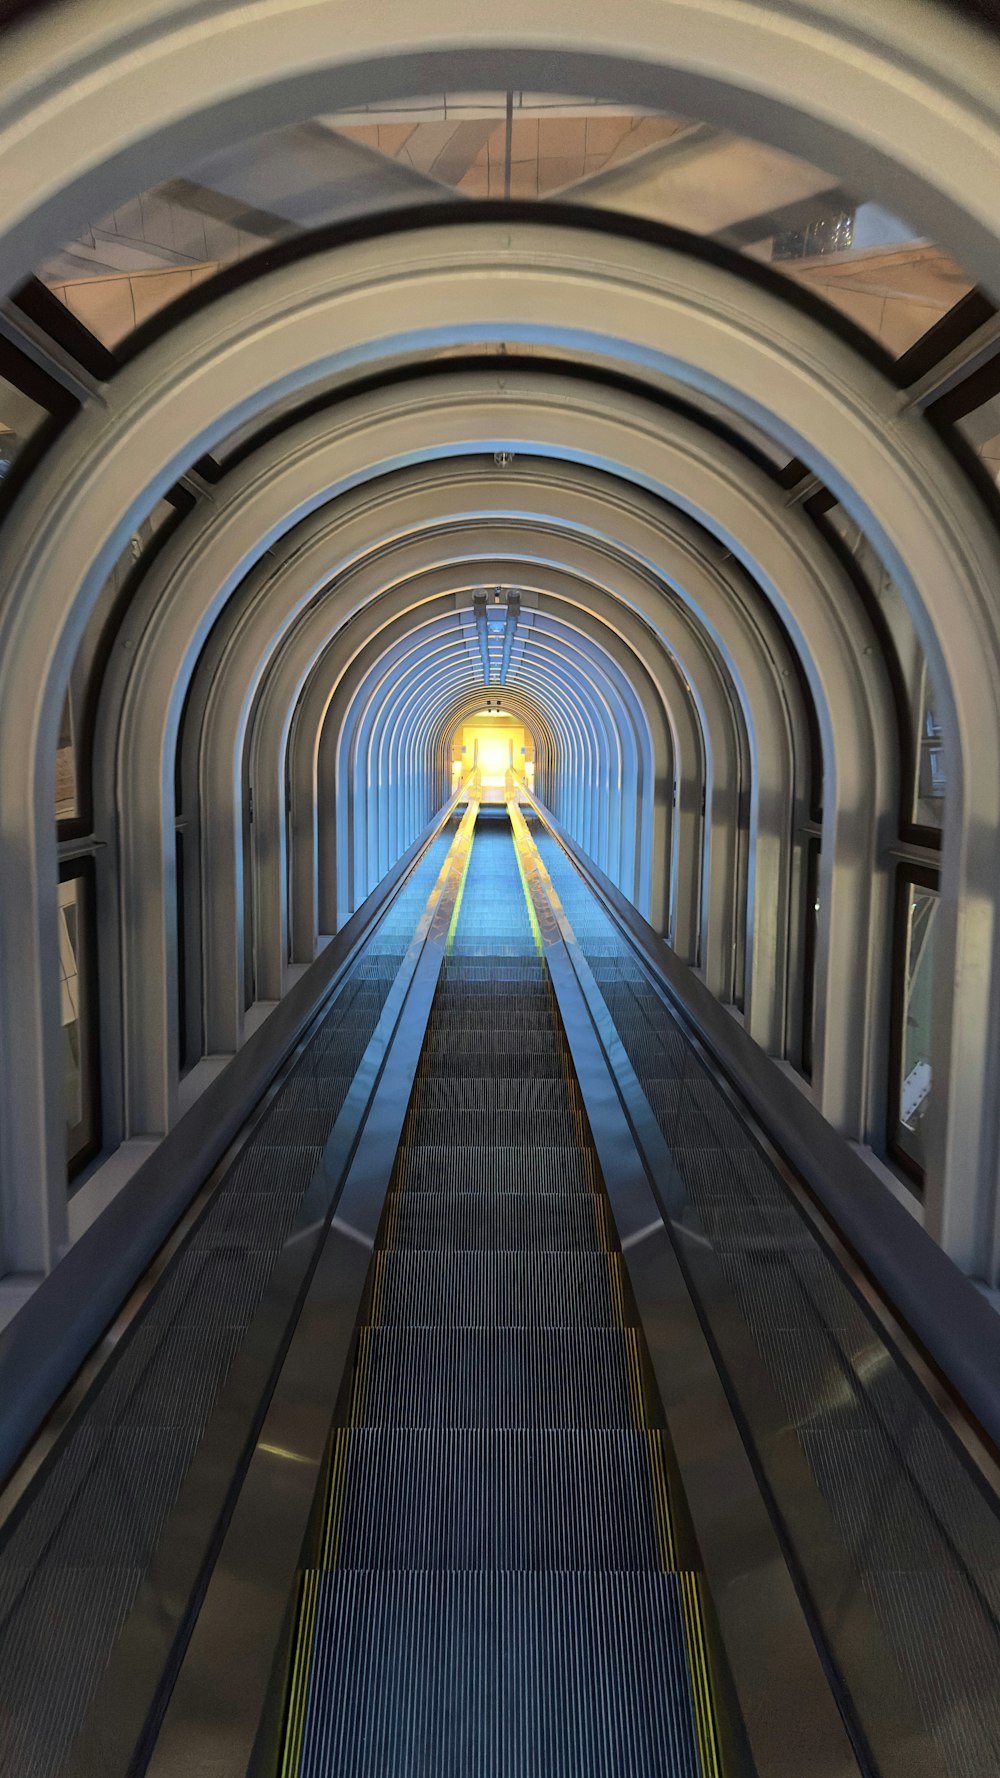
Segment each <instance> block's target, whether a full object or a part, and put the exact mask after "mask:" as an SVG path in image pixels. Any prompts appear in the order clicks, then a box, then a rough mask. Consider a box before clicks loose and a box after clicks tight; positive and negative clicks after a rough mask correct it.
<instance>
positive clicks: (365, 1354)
mask: <svg viewBox="0 0 1000 1778" xmlns="http://www.w3.org/2000/svg"><path fill="white" fill-rule="evenodd" d="M371 1338H372V1330H371V1328H370V1327H362V1328H361V1329H360V1330H359V1333H358V1356H357V1360H356V1362H355V1366H354V1386H353V1389H352V1391H351V1425H352V1426H362V1425H363V1424H364V1412H365V1385H366V1384H367V1381H368V1358H369V1354H370V1352H371Z"/></svg>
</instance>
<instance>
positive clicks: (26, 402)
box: [0, 377, 47, 486]
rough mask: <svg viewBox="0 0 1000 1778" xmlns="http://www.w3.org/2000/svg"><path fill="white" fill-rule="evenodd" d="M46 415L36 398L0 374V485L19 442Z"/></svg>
mask: <svg viewBox="0 0 1000 1778" xmlns="http://www.w3.org/2000/svg"><path fill="white" fill-rule="evenodd" d="M46 418H47V415H46V411H45V409H44V408H43V407H40V406H39V404H38V402H37V401H32V400H31V398H30V396H28V395H24V394H22V392H21V390H20V389H18V388H16V387H15V385H14V384H13V383H10V382H8V381H7V379H6V377H0V486H2V484H3V478H4V476H5V475H6V474H7V472H8V470H9V469H10V468H11V467H12V465H13V464H14V463H15V462H16V461H17V458H18V455H19V453H20V451H21V448H22V446H23V445H24V444H26V443H27V441H28V439H29V438H30V437H31V435H32V433H33V432H34V431H35V430H36V428H37V427H39V426H40V425H41V423H42V421H43V420H45V419H46Z"/></svg>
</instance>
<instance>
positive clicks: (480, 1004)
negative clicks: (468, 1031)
mask: <svg viewBox="0 0 1000 1778" xmlns="http://www.w3.org/2000/svg"><path fill="white" fill-rule="evenodd" d="M448 1017H451V1018H453V1019H463V1020H467V1021H468V1022H469V1024H475V1023H478V1022H479V1021H480V1020H482V1019H488V1020H490V1021H491V1022H492V1023H494V1024H496V1023H498V1022H500V1021H503V1022H505V1023H508V1024H510V1025H511V1026H512V1027H513V1028H515V1029H516V1021H517V1020H518V1019H523V1020H524V1021H525V1023H526V1025H528V1026H533V1027H534V1028H535V1030H538V1029H539V1028H540V1027H545V1028H547V1029H552V1028H553V1027H554V1025H555V1016H554V1014H553V1011H552V1000H551V996H550V995H549V991H548V989H547V988H546V989H542V990H539V992H538V993H537V994H531V993H528V992H519V993H516V994H501V993H500V992H499V991H498V992H497V993H495V994H486V993H473V992H472V991H471V990H467V991H466V992H464V993H460V992H459V991H458V990H457V989H454V988H439V989H438V991H437V995H436V997H435V1000H434V1011H433V1014H432V1018H433V1020H434V1024H435V1026H436V1025H437V1024H438V1023H439V1021H441V1020H442V1019H445V1018H448Z"/></svg>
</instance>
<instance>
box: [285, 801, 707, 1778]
mask: <svg viewBox="0 0 1000 1778" xmlns="http://www.w3.org/2000/svg"><path fill="white" fill-rule="evenodd" d="M664 1440H665V1433H664V1431H663V1417H662V1411H661V1409H660V1408H659V1405H658V1403H657V1401H656V1399H655V1395H654V1394H653V1392H652V1390H651V1386H650V1379H649V1367H648V1364H647V1362H646V1361H645V1357H644V1352H643V1341H642V1333H641V1330H640V1329H639V1328H638V1327H637V1326H636V1318H635V1314H634V1310H633V1308H632V1306H631V1301H630V1295H629V1291H628V1287H627V1283H626V1280H625V1277H624V1274H623V1265H622V1258H621V1254H620V1251H619V1250H618V1246H617V1241H616V1237H615V1233H614V1223H613V1219H612V1216H611V1214H610V1209H609V1205H608V1202H607V1198H606V1195H605V1192H604V1188H603V1183H602V1180H601V1175H600V1169H599V1166H598V1164H597V1158H596V1155H595V1152H594V1148H593V1144H592V1143H591V1141H590V1138H589V1133H588V1129H587V1120H586V1115H585V1112H584V1109H583V1105H582V1102H581V1097H580V1092H579V1088H578V1085H577V1082H576V1080H575V1077H574V1074H573V1069H572V1064H571V1062H570V1060H569V1056H568V1053H567V1049H566V1044H565V1040H564V1037H563V1033H562V1029H561V1025H560V1020H559V1015H558V1011H557V1009H556V1007H555V1005H554V1002H553V997H552V991H551V986H550V984H549V982H548V980H547V977H546V971H545V967H544V963H543V960H542V958H541V956H540V955H539V948H538V945H537V940H536V937H535V933H534V932H533V930H532V920H531V915H530V910H529V905H528V903H527V901H526V898H525V894H524V893H522V885H521V882H520V880H519V874H518V866H517V862H516V859H515V854H514V848H513V846H512V844H511V839H510V830H509V826H508V823H507V820H506V818H505V817H504V819H503V821H502V822H498V821H495V820H490V819H489V818H488V817H487V816H485V815H484V816H481V818H480V826H479V830H478V832H477V836H476V840H475V843H474V846H473V849H472V855H471V861H470V864H469V868H468V874H467V877H466V881H465V885H464V889H463V893H462V897H461V902H460V907H459V909H458V911H457V918H456V920H455V923H454V927H453V932H452V937H451V941H450V945H449V950H448V953H447V955H446V957H445V960H444V963H443V966H442V971H441V976H440V985H439V987H438V990H437V994H436V996H435V999H434V1003H433V1008H432V1012H431V1017H430V1021H429V1024H428V1027H427V1035H426V1040H425V1044H424V1049H423V1054H422V1057H421V1061H420V1068H419V1073H418V1077H417V1081H416V1086H415V1090H414V1094H413V1098H412V1101H411V1105H410V1109H409V1112H408V1115H407V1122H406V1126H405V1130H404V1135H403V1141H402V1144H401V1146H400V1149H399V1154H398V1158H397V1161H396V1165H395V1170H394V1174H393V1178H392V1182H391V1190H390V1194H389V1198H388V1202H387V1205H386V1210H385V1215H384V1218H383V1223H382V1228H381V1231H380V1236H379V1241H378V1247H377V1250H376V1253H375V1257H374V1263H373V1268H372V1279H371V1285H370V1290H369V1295H368V1301H367V1305H366V1310H365V1319H364V1323H363V1325H362V1327H361V1329H360V1332H359V1338H358V1345H357V1354H356V1358H355V1363H354V1367H353V1375H352V1379H351V1384H350V1388H349V1390H348V1391H347V1392H346V1396H345V1400H344V1414H343V1423H342V1424H341V1425H340V1426H339V1427H338V1428H337V1429H336V1431H335V1433H334V1436H333V1440H332V1445H331V1454H330V1462H329V1472H328V1478H327V1482H326V1486H325V1490H324V1501H323V1508H322V1511H321V1513H320V1514H319V1515H318V1519H317V1523H316V1535H315V1539H314V1549H313V1552H312V1561H311V1562H310V1565H309V1566H308V1567H307V1568H306V1570H305V1571H304V1573H303V1574H302V1576H301V1577H300V1581H299V1593H300V1602H299V1610H298V1621H297V1627H296V1642H295V1650H294V1659H293V1664H292V1678H291V1688H290V1697H289V1706H288V1723H287V1730H286V1739H285V1745H284V1748H283V1752H282V1758H281V1765H280V1770H281V1773H282V1775H283V1778H299V1775H300V1774H301V1778H320V1775H321V1774H322V1775H326V1774H330V1773H337V1774H344V1775H345V1778H346V1774H348V1773H351V1774H354V1773H357V1774H361V1773H364V1774H365V1778H377V1775H379V1778H380V1775H382V1774H385V1775H386V1778H388V1775H389V1774H393V1775H400V1778H402V1775H403V1774H411V1773H413V1774H416V1773H425V1772H426V1773H435V1774H441V1775H445V1774H454V1778H466V1775H467V1774H469V1773H480V1772H483V1773H485V1772H496V1773H501V1772H502V1773H508V1772H510V1773H524V1774H528V1773H537V1774H539V1775H541V1774H556V1773H566V1774H570V1773H573V1774H577V1773H582V1772H586V1773H588V1774H592V1775H593V1778H604V1775H607V1778H610V1775H611V1774H618V1773H623V1772H630V1773H635V1774H640V1773H647V1774H650V1775H652V1774H654V1773H661V1772H662V1773H670V1774H676V1778H716V1775H717V1773H718V1772H719V1769H720V1768H719V1763H718V1750H717V1744H716V1730H715V1720H714V1712H713V1705H712V1697H711V1687H710V1681H709V1672H708V1664H707V1659H706V1648H705V1627H704V1622H703V1616H702V1604H701V1580H700V1576H699V1575H698V1573H697V1570H696V1567H695V1566H694V1556H693V1551H692V1550H691V1548H690V1539H689V1538H685V1537H684V1536H683V1535H682V1532H681V1526H680V1522H679V1517H678V1515H677V1513H676V1512H675V1510H674V1508H673V1505H672V1499H671V1495H672V1488H671V1486H670V1484H669V1483H668V1474H669V1460H668V1458H667V1457H666V1455H665V1451H664Z"/></svg>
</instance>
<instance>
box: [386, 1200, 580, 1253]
mask: <svg viewBox="0 0 1000 1778" xmlns="http://www.w3.org/2000/svg"><path fill="white" fill-rule="evenodd" d="M387 1227H388V1228H390V1229H391V1230H392V1241H391V1245H392V1247H393V1248H394V1249H398V1248H405V1247H418V1248H434V1247H439V1248H443V1249H445V1250H448V1249H458V1250H463V1249H470V1248H472V1249H475V1248H482V1249H486V1250H489V1249H497V1250H499V1251H501V1252H511V1251H517V1250H522V1249H532V1248H543V1249H544V1248H549V1249H559V1248H574V1247H575V1248H582V1249H583V1250H584V1251H587V1250H592V1249H593V1248H594V1247H598V1248H600V1250H601V1251H602V1252H606V1251H607V1249H608V1247H609V1246H610V1245H611V1236H610V1230H609V1227H608V1218H607V1212H606V1210H605V1207H604V1204H603V1202H602V1200H601V1199H600V1198H592V1197H589V1196H585V1195H584V1194H583V1193H582V1192H562V1193H559V1194H558V1195H556V1194H547V1195H545V1196H542V1195H541V1194H540V1193H538V1192H531V1193H528V1192H507V1193H504V1194H500V1193H497V1194H496V1195H492V1194H489V1195H488V1194H487V1193H485V1192H412V1193H411V1192H404V1193H403V1194H402V1195H399V1194H394V1195H393V1196H392V1197H391V1198H390V1199H389V1210H388V1218H387Z"/></svg>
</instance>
